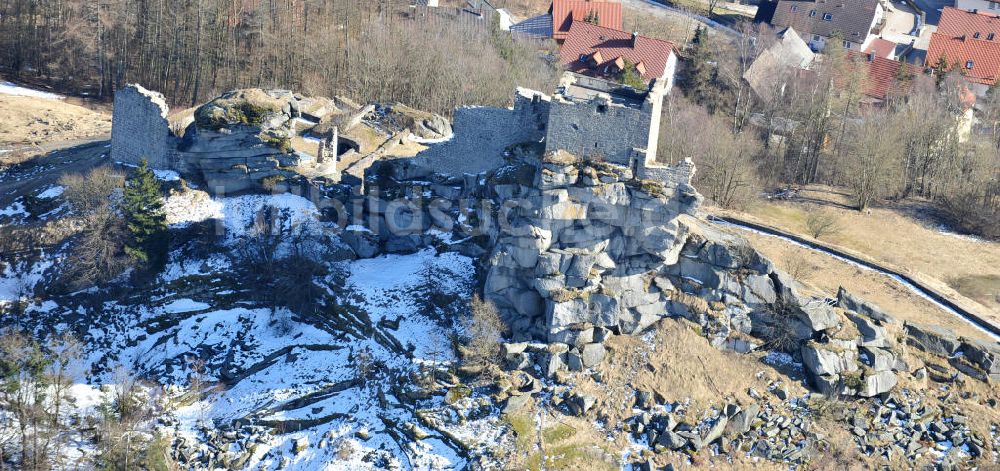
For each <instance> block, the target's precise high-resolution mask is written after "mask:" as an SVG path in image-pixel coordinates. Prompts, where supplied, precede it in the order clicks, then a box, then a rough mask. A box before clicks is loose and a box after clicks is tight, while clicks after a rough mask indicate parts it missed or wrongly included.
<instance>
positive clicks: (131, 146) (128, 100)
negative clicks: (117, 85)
mask: <svg viewBox="0 0 1000 471" xmlns="http://www.w3.org/2000/svg"><path fill="white" fill-rule="evenodd" d="M114 106H115V107H114V114H113V115H112V118H111V158H112V159H113V160H115V161H117V162H122V163H126V164H131V165H138V164H139V162H140V161H141V160H142V159H146V160H147V161H149V165H150V166H151V167H154V168H158V169H172V168H174V162H173V160H174V158H173V148H174V147H175V146H176V138H175V137H174V136H173V134H172V133H171V132H170V125H169V124H168V123H167V111H168V110H169V108H168V107H167V102H166V100H164V98H163V95H162V94H161V93H158V92H153V91H150V90H146V89H145V88H143V87H142V86H141V85H138V84H131V85H127V86H126V87H125V88H122V89H121V90H118V91H117V92H115V105H114Z"/></svg>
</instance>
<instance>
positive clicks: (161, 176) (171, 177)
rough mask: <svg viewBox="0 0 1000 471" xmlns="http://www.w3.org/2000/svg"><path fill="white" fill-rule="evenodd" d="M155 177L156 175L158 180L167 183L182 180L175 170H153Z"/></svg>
mask: <svg viewBox="0 0 1000 471" xmlns="http://www.w3.org/2000/svg"><path fill="white" fill-rule="evenodd" d="M153 175H156V178H157V179H158V180H162V181H165V182H175V181H177V180H180V179H181V174H179V173H177V172H175V171H173V170H155V169H154V170H153Z"/></svg>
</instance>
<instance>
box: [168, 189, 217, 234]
mask: <svg viewBox="0 0 1000 471" xmlns="http://www.w3.org/2000/svg"><path fill="white" fill-rule="evenodd" d="M222 206H223V204H222V203H221V202H219V201H217V200H215V199H212V197H210V196H209V195H208V193H205V192H204V191H185V192H181V193H173V194H171V195H170V196H169V197H167V200H166V202H165V203H164V205H163V209H164V211H165V212H166V213H167V224H169V225H170V226H171V227H187V226H189V225H191V224H192V223H196V222H202V221H207V220H209V219H222Z"/></svg>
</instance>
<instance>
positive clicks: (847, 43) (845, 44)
mask: <svg viewBox="0 0 1000 471" xmlns="http://www.w3.org/2000/svg"><path fill="white" fill-rule="evenodd" d="M850 48H851V42H850V41H844V49H850Z"/></svg>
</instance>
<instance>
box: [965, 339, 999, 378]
mask: <svg viewBox="0 0 1000 471" xmlns="http://www.w3.org/2000/svg"><path fill="white" fill-rule="evenodd" d="M962 352H963V353H965V357H966V358H968V359H969V361H970V362H972V363H973V364H975V365H976V366H978V367H979V368H980V369H982V370H983V373H985V374H986V375H988V376H989V377H990V379H993V380H1000V344H997V343H996V342H986V341H983V340H976V339H962Z"/></svg>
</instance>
